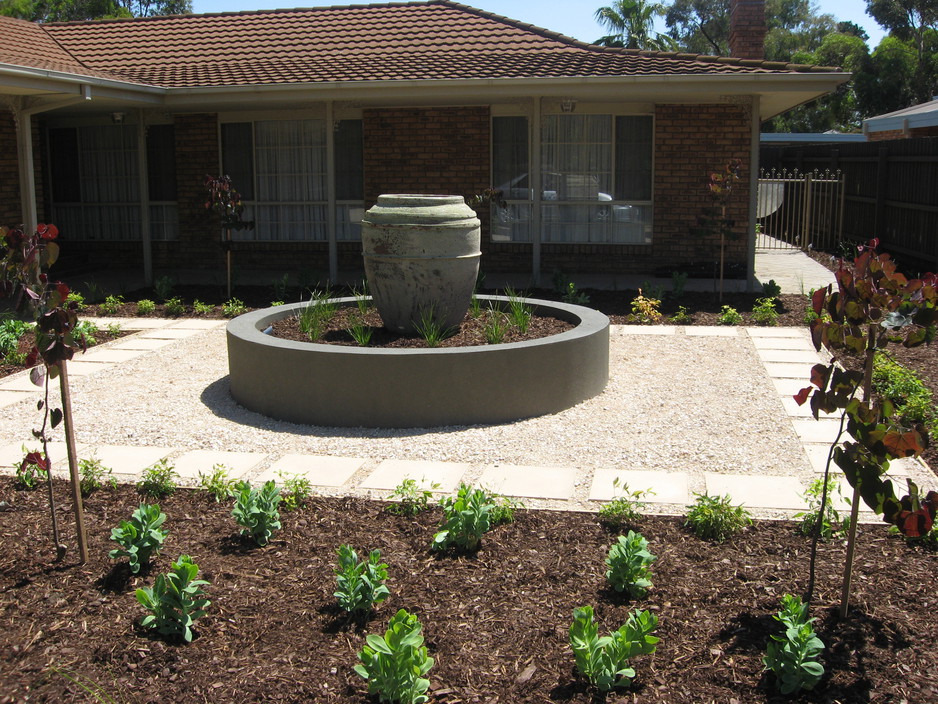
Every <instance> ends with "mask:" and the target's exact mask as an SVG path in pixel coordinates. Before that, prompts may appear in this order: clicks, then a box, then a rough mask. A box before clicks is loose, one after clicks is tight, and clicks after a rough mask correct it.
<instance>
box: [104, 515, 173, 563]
mask: <svg viewBox="0 0 938 704" xmlns="http://www.w3.org/2000/svg"><path fill="white" fill-rule="evenodd" d="M165 521H166V514H165V513H163V512H162V511H160V507H159V506H158V505H157V504H140V507H139V508H138V509H137V510H136V511H134V513H133V516H131V518H130V520H129V521H121V522H120V525H119V526H118V527H117V528H112V529H111V540H113V541H114V542H116V543H117V544H118V545H120V547H119V548H114V549H113V550H111V551H110V552H109V553H108V554H107V556H108V557H109V558H111V559H112V560H116V559H118V558H121V557H126V558H127V559H128V560H129V562H130V571H131V572H132V573H133V574H138V573H139V572H140V570H141V568H143V567H144V566H145V565H146V564H147V563H148V562H149V561H150V558H151V557H153V556H155V555H158V554H159V552H160V549H161V548H162V547H163V541H164V540H165V539H166V536H167V535H169V531H167V530H163V529H162V528H160V526H162V525H163V523H164V522H165Z"/></svg>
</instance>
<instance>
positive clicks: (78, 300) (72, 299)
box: [65, 291, 85, 313]
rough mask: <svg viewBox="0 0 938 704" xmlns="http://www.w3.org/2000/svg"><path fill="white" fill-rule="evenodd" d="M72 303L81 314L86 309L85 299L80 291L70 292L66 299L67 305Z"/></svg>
mask: <svg viewBox="0 0 938 704" xmlns="http://www.w3.org/2000/svg"><path fill="white" fill-rule="evenodd" d="M71 303H74V304H75V307H76V310H78V312H79V313H80V312H81V311H83V310H84V309H85V297H84V296H82V295H81V294H80V293H78V291H69V294H68V295H67V296H66V297H65V305H66V306H67V305H69V304H71Z"/></svg>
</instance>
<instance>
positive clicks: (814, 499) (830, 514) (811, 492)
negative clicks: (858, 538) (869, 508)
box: [794, 477, 850, 540]
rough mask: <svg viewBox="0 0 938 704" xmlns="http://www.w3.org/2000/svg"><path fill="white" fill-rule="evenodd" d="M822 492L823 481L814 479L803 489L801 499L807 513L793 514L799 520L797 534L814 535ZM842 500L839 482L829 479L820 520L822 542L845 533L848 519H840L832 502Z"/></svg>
mask: <svg viewBox="0 0 938 704" xmlns="http://www.w3.org/2000/svg"><path fill="white" fill-rule="evenodd" d="M823 492H824V479H823V478H822V477H821V478H818V479H815V480H814V481H813V482H811V484H810V485H809V486H808V488H807V489H805V491H804V494H802V495H801V498H802V499H804V500H805V502H806V503H807V504H808V510H807V511H800V512H799V513H796V514H795V516H794V517H795V518H800V519H801V522H800V523H799V524H798V532H799V533H801V534H802V535H805V536H811V535H814V529H815V526H817V521H818V512H819V511H820V509H821V495H822V494H823ZM840 498H842V494H841V493H840V482H838V481H837V480H836V479H830V480H828V483H827V502H826V504H825V507H824V515H823V516H822V518H821V534H820V536H819V537H820V538H821V539H823V540H830V539H831V538H834V537H836V536H837V535H838V534H842V533H846V532H847V528H848V527H849V521H850V517H849V516H848V517H846V518H845V519H843V520H842V519H841V517H840V512H839V511H838V510H837V509H836V508H835V507H834V501H836V500H837V499H840Z"/></svg>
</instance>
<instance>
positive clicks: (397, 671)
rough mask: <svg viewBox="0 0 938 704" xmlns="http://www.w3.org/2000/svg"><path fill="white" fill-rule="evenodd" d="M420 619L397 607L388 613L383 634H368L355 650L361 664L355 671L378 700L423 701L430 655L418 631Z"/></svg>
mask: <svg viewBox="0 0 938 704" xmlns="http://www.w3.org/2000/svg"><path fill="white" fill-rule="evenodd" d="M421 628H422V626H421V625H420V620H419V619H418V618H417V617H416V616H415V615H414V614H411V613H408V612H407V611H406V610H404V609H401V610H400V611H398V612H397V613H396V614H394V616H392V617H391V622H390V623H389V624H388V630H387V633H385V634H384V637H382V636H378V635H373V634H372V635H369V636H368V637H367V638H366V639H365V642H366V643H367V645H365V647H363V648H362V649H361V651H359V653H358V659H359V660H361V664H359V665H356V666H355V668H354V669H355V672H356V673H358V674H359V675H361V676H362V677H364V678H365V679H366V680H368V694H372V695H374V694H377V695H378V696H379V699H380V701H382V702H396V703H398V704H424V702H426V701H428V700H429V697H428V696H427V695H426V694H425V692H426V691H427V690H428V689H429V688H430V680H428V679H427V678H426V677H425V676H424V675H426V674H427V673H428V672H429V671H430V668H432V667H433V658H431V657H429V656H428V655H427V648H426V646H425V645H424V644H423V636H422V635H420V631H421Z"/></svg>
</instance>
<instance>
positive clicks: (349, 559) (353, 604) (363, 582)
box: [333, 545, 391, 613]
mask: <svg viewBox="0 0 938 704" xmlns="http://www.w3.org/2000/svg"><path fill="white" fill-rule="evenodd" d="M337 553H338V555H339V565H338V567H336V568H335V570H334V571H335V579H336V584H337V586H338V590H337V591H336V592H335V594H334V595H333V596H335V598H336V599H338V600H339V606H340V607H342V608H343V609H345V610H346V611H348V612H349V613H361V612H365V611H371V609H372V608H374V606H375V605H376V604H380V603H381V602H382V601H384V600H385V599H387V598H388V596H389V595H390V594H391V592H390V591H389V590H388V588H387V587H386V586H385V585H384V580H386V579H387V578H388V566H387V565H386V564H384V563H383V562H381V551H380V550H372V551H371V553H369V555H368V560H367V561H366V562H362V561H360V560H359V559H358V554H357V553H356V552H355V549H354V548H353V547H352V546H351V545H342V546H340V547H339V549H338V550H337Z"/></svg>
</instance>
